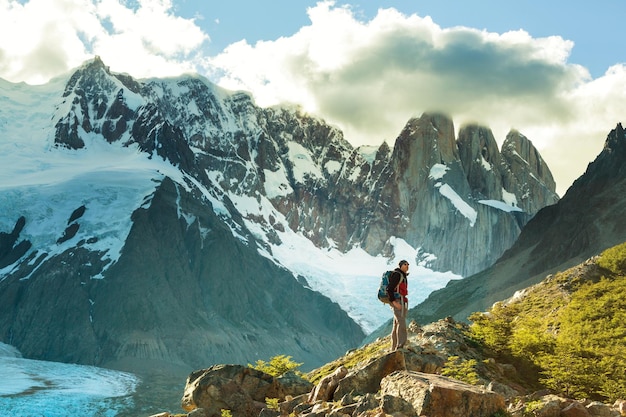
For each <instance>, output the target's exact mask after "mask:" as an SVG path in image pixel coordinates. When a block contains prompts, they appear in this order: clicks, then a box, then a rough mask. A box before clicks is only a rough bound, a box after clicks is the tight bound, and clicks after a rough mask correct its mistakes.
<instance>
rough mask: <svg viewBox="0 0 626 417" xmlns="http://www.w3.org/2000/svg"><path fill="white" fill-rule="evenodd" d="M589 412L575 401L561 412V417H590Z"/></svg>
mask: <svg viewBox="0 0 626 417" xmlns="http://www.w3.org/2000/svg"><path fill="white" fill-rule="evenodd" d="M589 416H590V414H589V411H588V410H587V409H586V408H585V406H584V405H582V404H581V403H579V402H578V401H573V402H572V403H571V404H570V405H568V406H567V407H565V408H564V409H562V410H561V416H560V417H589Z"/></svg>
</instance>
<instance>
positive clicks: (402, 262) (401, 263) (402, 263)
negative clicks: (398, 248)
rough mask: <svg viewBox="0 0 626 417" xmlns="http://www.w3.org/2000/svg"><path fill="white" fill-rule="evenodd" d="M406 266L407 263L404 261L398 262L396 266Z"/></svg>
mask: <svg viewBox="0 0 626 417" xmlns="http://www.w3.org/2000/svg"><path fill="white" fill-rule="evenodd" d="M404 264H406V265H408V264H409V263H408V262H407V261H405V260H404V259H403V260H401V261H400V263H399V264H398V266H402V265H404Z"/></svg>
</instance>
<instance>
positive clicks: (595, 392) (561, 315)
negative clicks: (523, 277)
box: [470, 243, 626, 402]
mask: <svg viewBox="0 0 626 417" xmlns="http://www.w3.org/2000/svg"><path fill="white" fill-rule="evenodd" d="M625 278H626V243H623V244H621V245H618V246H615V247H612V248H610V249H607V250H606V251H604V252H602V254H600V255H599V256H596V257H594V258H591V259H589V260H588V261H586V262H584V263H582V264H580V265H578V266H576V267H574V268H571V269H568V270H566V271H564V272H559V273H556V274H553V275H550V276H548V277H547V278H546V279H545V280H543V281H542V282H540V283H539V284H536V285H534V286H532V287H529V288H527V289H525V290H523V291H520V292H518V293H516V294H515V296H513V297H512V298H511V299H509V300H507V301H504V302H499V303H496V304H495V305H494V306H493V307H492V308H491V309H489V310H488V311H487V312H484V313H474V314H472V315H471V316H470V320H471V321H472V325H471V326H470V331H471V335H472V337H473V338H474V339H475V340H476V341H478V342H479V343H481V344H484V345H485V347H487V348H488V349H490V350H492V351H493V352H494V353H495V354H496V355H497V356H498V357H501V358H509V359H510V360H512V361H513V362H515V363H516V364H518V367H519V366H521V367H523V368H524V369H526V370H527V371H531V372H532V373H534V374H535V375H536V376H537V380H538V382H539V383H541V384H542V385H544V386H545V387H546V388H550V389H552V390H554V391H556V392H558V393H560V394H562V395H565V396H568V397H574V398H592V399H596V400H601V401H609V402H611V401H615V400H617V399H620V398H621V399H623V398H626V343H625V342H626V279H625Z"/></svg>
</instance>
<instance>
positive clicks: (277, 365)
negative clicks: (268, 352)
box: [248, 355, 302, 376]
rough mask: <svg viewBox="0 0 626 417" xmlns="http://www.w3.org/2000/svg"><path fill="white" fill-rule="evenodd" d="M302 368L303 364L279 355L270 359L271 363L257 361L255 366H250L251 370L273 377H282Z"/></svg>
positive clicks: (289, 357)
mask: <svg viewBox="0 0 626 417" xmlns="http://www.w3.org/2000/svg"><path fill="white" fill-rule="evenodd" d="M300 366H302V363H296V362H294V361H292V360H291V356H285V355H277V356H274V357H272V358H270V361H269V362H265V361H263V360H260V359H259V360H257V361H256V363H255V364H254V365H251V364H248V367H249V368H253V369H256V370H258V371H262V372H265V373H266V374H269V375H272V376H281V375H284V374H286V373H287V372H289V371H293V370H296V369H297V368H299V367H300Z"/></svg>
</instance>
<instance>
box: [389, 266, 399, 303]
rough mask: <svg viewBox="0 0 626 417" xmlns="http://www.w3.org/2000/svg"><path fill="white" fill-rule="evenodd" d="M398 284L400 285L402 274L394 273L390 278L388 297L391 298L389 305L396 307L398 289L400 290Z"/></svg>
mask: <svg viewBox="0 0 626 417" xmlns="http://www.w3.org/2000/svg"><path fill="white" fill-rule="evenodd" d="M398 284H400V273H399V272H398V271H393V272H392V273H391V275H390V276H389V284H387V295H388V296H389V303H390V304H391V305H393V306H394V307H396V308H398V307H397V306H395V304H396V288H398Z"/></svg>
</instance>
